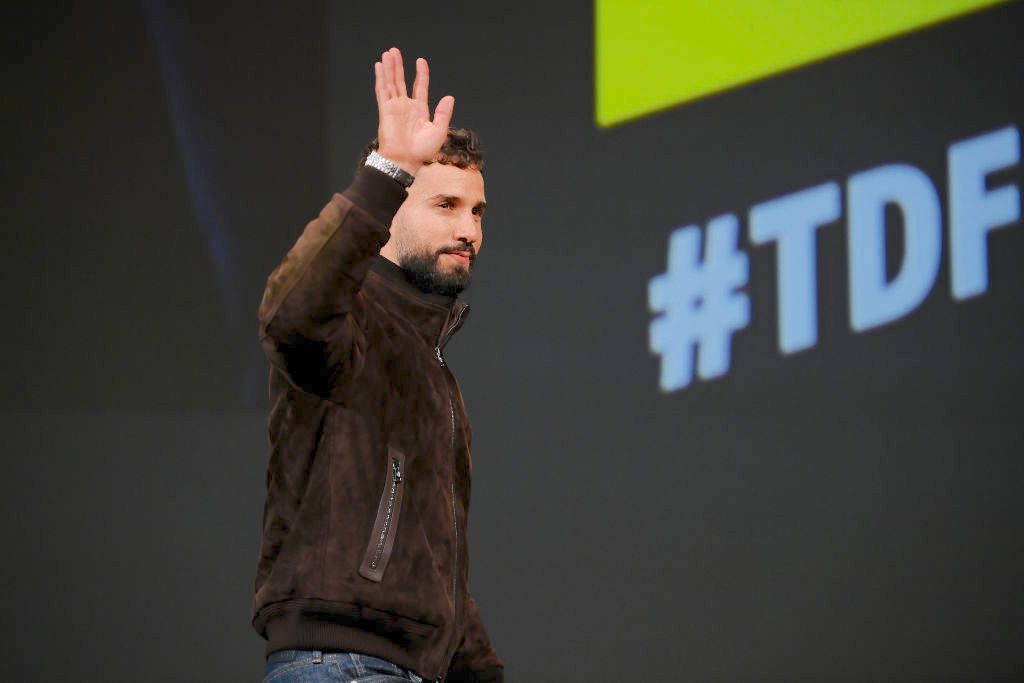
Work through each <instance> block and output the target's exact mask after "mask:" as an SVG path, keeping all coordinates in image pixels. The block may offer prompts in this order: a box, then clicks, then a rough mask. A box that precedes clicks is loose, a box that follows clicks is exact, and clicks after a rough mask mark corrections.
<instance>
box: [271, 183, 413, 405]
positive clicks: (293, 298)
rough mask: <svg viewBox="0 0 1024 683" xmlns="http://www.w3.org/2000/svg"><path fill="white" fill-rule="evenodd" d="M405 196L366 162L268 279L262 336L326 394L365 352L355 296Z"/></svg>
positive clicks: (290, 370)
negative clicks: (354, 178) (353, 180)
mask: <svg viewBox="0 0 1024 683" xmlns="http://www.w3.org/2000/svg"><path fill="white" fill-rule="evenodd" d="M405 195H406V193H405V190H404V189H403V188H402V186H401V185H400V184H399V183H398V182H397V181H395V180H392V179H391V178H389V177H387V176H386V175H384V174H383V173H381V172H379V171H377V170H376V169H373V168H363V169H360V171H359V173H358V174H357V176H356V180H355V182H354V183H353V184H352V186H351V187H349V188H348V189H347V190H345V192H344V194H336V195H334V197H332V198H331V201H330V202H328V203H327V205H326V206H325V207H324V208H323V210H322V211H321V212H320V215H319V216H317V217H316V218H314V219H313V220H312V221H310V222H309V224H308V225H307V226H306V229H305V230H303V232H302V235H301V236H300V237H299V239H298V241H297V242H296V243H295V246H293V247H292V248H291V250H290V251H289V252H288V254H287V256H285V258H284V261H282V262H281V264H280V265H279V266H278V267H277V268H276V269H275V270H274V272H273V273H271V275H270V278H269V279H268V280H267V287H266V290H265V291H264V293H263V300H262V302H261V303H260V308H259V321H260V330H259V336H260V342H261V343H262V345H263V348H264V351H265V352H266V354H267V357H268V358H269V359H270V361H271V362H272V363H273V364H274V365H276V366H277V367H278V368H280V369H281V370H283V371H284V372H285V373H286V374H287V375H288V377H289V378H290V379H291V381H292V383H294V384H295V385H296V386H298V387H300V388H301V389H303V390H305V391H309V392H312V393H315V394H319V395H327V394H328V393H329V391H330V388H331V386H332V385H333V384H334V383H335V382H336V380H337V379H338V374H339V373H340V372H341V371H342V370H344V369H347V368H350V367H352V365H353V364H352V363H351V359H352V357H353V356H354V355H358V354H359V351H360V347H361V342H362V336H361V333H360V331H361V320H360V318H361V317H362V316H361V313H362V311H361V310H354V309H356V295H357V293H358V291H359V288H360V286H361V285H362V282H363V278H365V277H366V273H367V272H368V271H369V269H370V265H371V264H372V263H373V259H374V258H375V257H376V255H377V254H379V253H380V249H381V247H383V246H384V244H385V243H386V242H387V241H388V237H389V231H388V227H389V226H390V224H391V218H392V217H393V216H394V214H395V212H396V211H397V210H398V207H399V206H400V205H401V203H402V201H403V200H404V199H405Z"/></svg>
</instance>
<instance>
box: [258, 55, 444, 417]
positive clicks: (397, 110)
mask: <svg viewBox="0 0 1024 683" xmlns="http://www.w3.org/2000/svg"><path fill="white" fill-rule="evenodd" d="M374 76H375V78H374V93H375V95H376V99H377V109H378V114H379V120H378V126H377V138H378V141H379V153H380V154H381V155H383V156H384V157H386V158H388V159H390V160H391V161H394V162H395V163H397V164H398V165H399V166H401V167H402V168H403V169H405V170H406V171H407V172H409V173H411V174H414V175H415V173H416V172H417V171H418V170H419V169H420V168H421V167H422V165H423V164H424V163H425V162H427V161H431V160H433V158H434V156H435V155H436V154H437V152H438V150H439V149H440V148H441V144H442V143H443V142H444V140H445V139H446V137H447V135H448V123H449V122H450V121H451V116H452V110H453V108H454V103H455V100H454V98H452V97H451V96H447V97H443V98H441V101H440V102H438V104H437V107H436V109H435V111H434V120H433V121H431V120H430V110H429V108H428V106H427V91H428V85H429V78H430V74H429V70H428V66H427V62H426V60H425V59H419V60H417V62H416V80H415V81H414V82H413V97H411V98H410V97H409V96H408V94H407V89H406V86H405V75H404V72H403V66H402V55H401V53H400V52H399V51H398V49H397V48H392V49H390V50H388V51H387V52H385V53H383V54H382V55H381V61H379V62H377V63H375V64H374ZM406 196H407V194H406V192H405V190H404V189H403V188H402V186H401V184H400V183H398V182H397V181H395V180H393V179H391V178H389V177H388V176H386V175H385V174H383V173H381V172H379V171H377V170H375V169H372V168H363V169H360V171H359V173H358V174H357V176H356V180H355V182H354V183H353V184H352V186H350V187H349V188H348V189H347V190H345V192H344V193H342V194H336V195H334V197H332V198H331V201H330V202H328V204H327V206H325V207H324V208H323V210H322V211H321V212H320V215H319V216H318V217H317V218H315V219H313V220H312V221H310V223H309V224H308V225H307V226H306V229H305V230H304V231H303V233H302V235H301V236H300V237H299V240H298V241H297V242H296V243H295V246H293V247H292V249H291V250H290V251H289V252H288V254H287V255H286V256H285V258H284V261H282V262H281V264H280V265H279V266H278V267H277V268H276V269H275V270H274V272H273V273H271V275H270V278H269V279H268V280H267V287H266V290H265V291H264V293H263V300H262V302H261V303H260V308H259V321H260V329H259V337H260V342H261V343H262V345H263V348H264V351H265V352H266V354H267V357H268V358H269V359H270V361H271V362H272V363H273V364H274V365H275V366H277V367H278V368H280V369H281V370H283V371H284V372H285V373H286V374H287V375H288V377H289V378H290V379H291V381H292V383H294V384H295V385H296V386H298V387H300V388H302V389H303V390H305V391H309V392H312V393H315V394H319V395H322V396H328V397H329V395H330V391H331V388H332V387H333V386H336V385H337V383H338V381H339V380H340V379H341V377H342V376H343V373H344V372H346V371H349V370H351V369H353V368H356V367H357V366H358V359H359V358H360V357H361V356H362V348H363V347H362V344H363V337H362V333H361V330H362V320H361V318H362V313H363V311H362V309H361V306H359V303H358V301H359V300H358V296H357V295H358V292H359V288H360V286H361V285H362V282H363V279H364V278H365V277H366V274H367V272H368V271H369V269H370V265H371V264H372V262H373V260H374V258H375V257H376V256H377V254H379V253H380V250H381V248H382V247H383V246H384V245H385V244H386V243H387V241H388V239H389V237H390V232H389V227H390V225H391V220H392V218H394V215H395V213H396V212H397V211H398V209H399V207H400V206H401V204H402V202H403V201H404V200H405V197H406Z"/></svg>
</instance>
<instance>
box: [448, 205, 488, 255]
mask: <svg viewBox="0 0 1024 683" xmlns="http://www.w3.org/2000/svg"><path fill="white" fill-rule="evenodd" d="M452 236H453V237H454V238H455V239H456V240H457V241H459V242H464V243H466V244H472V245H473V248H474V249H479V248H480V240H481V239H482V238H483V231H482V230H481V228H480V221H479V220H477V217H476V216H475V215H474V214H473V213H472V212H466V213H465V214H463V216H461V217H460V219H459V221H458V222H457V223H456V224H455V234H454V235H452Z"/></svg>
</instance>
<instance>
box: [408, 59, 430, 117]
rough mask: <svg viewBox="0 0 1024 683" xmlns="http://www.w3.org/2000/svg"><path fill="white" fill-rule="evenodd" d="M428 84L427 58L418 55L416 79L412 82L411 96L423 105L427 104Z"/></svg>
mask: <svg viewBox="0 0 1024 683" xmlns="http://www.w3.org/2000/svg"><path fill="white" fill-rule="evenodd" d="M429 86H430V67H429V66H427V60H425V59H423V58H422V57H420V58H419V59H417V60H416V80H415V81H413V82H412V97H413V99H414V100H419V101H420V102H422V103H423V104H424V105H426V104H427V90H428V87H429Z"/></svg>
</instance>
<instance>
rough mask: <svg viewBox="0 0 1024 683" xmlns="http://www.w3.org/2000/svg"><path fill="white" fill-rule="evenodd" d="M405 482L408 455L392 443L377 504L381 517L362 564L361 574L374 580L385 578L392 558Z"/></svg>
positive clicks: (375, 525)
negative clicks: (406, 456) (385, 571)
mask: <svg viewBox="0 0 1024 683" xmlns="http://www.w3.org/2000/svg"><path fill="white" fill-rule="evenodd" d="M405 486H406V483H405V455H404V454H403V453H402V452H401V451H399V450H396V449H394V448H392V447H391V446H388V458H387V473H386V475H385V477H384V490H383V491H382V492H381V496H380V503H379V504H378V505H377V519H376V520H375V521H374V523H373V530H372V531H371V532H370V540H369V541H368V542H367V544H366V553H365V554H364V556H363V562H362V564H361V565H360V566H359V574H360V575H361V576H363V577H364V578H367V579H369V580H370V581H377V582H380V581H381V580H383V578H384V570H385V569H386V568H387V566H388V561H389V560H390V559H391V553H392V551H393V550H394V548H395V537H396V536H397V535H398V519H399V516H400V515H401V512H402V499H403V498H404V494H405Z"/></svg>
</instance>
